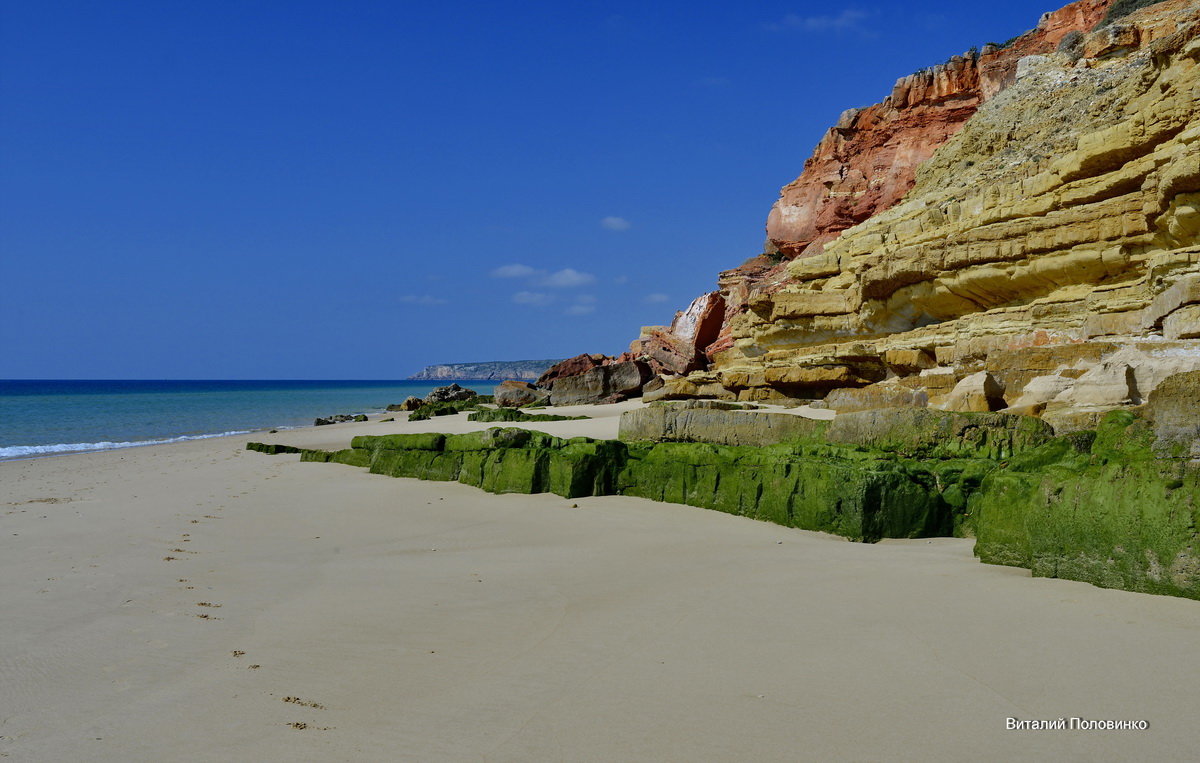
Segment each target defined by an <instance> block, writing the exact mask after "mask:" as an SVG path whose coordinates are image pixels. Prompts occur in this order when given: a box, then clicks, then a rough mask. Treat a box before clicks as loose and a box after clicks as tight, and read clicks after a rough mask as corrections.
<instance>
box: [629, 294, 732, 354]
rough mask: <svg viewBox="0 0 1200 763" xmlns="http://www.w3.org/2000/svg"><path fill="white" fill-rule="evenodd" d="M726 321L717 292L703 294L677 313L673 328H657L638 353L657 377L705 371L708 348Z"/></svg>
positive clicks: (641, 343)
mask: <svg viewBox="0 0 1200 763" xmlns="http://www.w3.org/2000/svg"><path fill="white" fill-rule="evenodd" d="M724 321H725V300H724V298H723V297H722V296H721V295H720V294H719V293H718V292H715V291H714V292H710V293H708V294H702V295H700V296H699V297H696V298H695V299H694V300H692V303H691V304H690V305H688V308H687V309H686V310H683V311H681V312H678V313H675V320H674V321H672V322H671V325H670V327H654V328H651V329H649V332H648V335H643V338H642V339H641V340H639V341H638V342H635V345H637V352H638V353H639V354H640V356H641V357H643V358H644V359H645V360H646V361H647V362H648V363H649V364H650V367H651V368H652V369H653V370H654V371H655V373H664V372H665V373H671V374H687V373H691V372H692V371H698V370H701V369H703V368H704V367H706V365H707V358H706V357H705V348H706V347H708V345H710V344H711V343H712V342H714V341H716V339H717V335H718V334H719V333H720V331H721V326H722V324H723V323H724Z"/></svg>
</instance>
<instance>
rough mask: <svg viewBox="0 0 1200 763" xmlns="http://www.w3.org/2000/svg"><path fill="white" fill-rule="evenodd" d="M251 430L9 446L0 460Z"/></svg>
mask: <svg viewBox="0 0 1200 763" xmlns="http://www.w3.org/2000/svg"><path fill="white" fill-rule="evenodd" d="M251 431H253V430H250V429H240V430H237V431H232V432H220V433H217V434H197V435H185V436H180V437H168V438H166V439H162V440H138V441H136V442H66V443H56V444H54V445H10V446H7V447H0V459H7V458H29V457H31V456H52V455H55V454H58V453H78V452H80V451H86V450H116V449H118V448H139V447H141V446H143V445H166V444H167V443H172V442H183V441H184V440H209V439H212V438H214V437H230V436H232V435H239V434H248V433H249V432H251Z"/></svg>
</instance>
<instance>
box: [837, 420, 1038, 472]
mask: <svg viewBox="0 0 1200 763" xmlns="http://www.w3.org/2000/svg"><path fill="white" fill-rule="evenodd" d="M1053 438H1054V428H1053V427H1051V426H1050V425H1049V424H1047V423H1046V422H1044V421H1042V420H1041V419H1037V418H1034V417H1032V416H1014V415H1012V414H1007V413H957V412H951V411H935V410H928V409H924V408H913V409H892V410H875V411H855V412H852V413H843V414H840V415H838V416H837V418H835V419H834V420H833V422H832V423H831V424H830V425H829V430H828V431H827V432H826V433H825V439H826V440H827V441H828V442H830V443H834V444H840V445H853V446H859V447H865V448H870V449H874V450H881V451H886V452H891V453H898V454H901V455H904V456H908V457H914V458H915V457H920V458H964V457H965V458H988V459H992V460H1003V459H1006V458H1009V457H1011V456H1013V455H1015V454H1017V453H1023V452H1025V451H1027V450H1032V449H1034V448H1038V447H1040V446H1042V445H1044V444H1046V443H1047V442H1049V441H1050V440H1052V439H1053Z"/></svg>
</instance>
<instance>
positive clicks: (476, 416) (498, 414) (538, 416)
mask: <svg viewBox="0 0 1200 763" xmlns="http://www.w3.org/2000/svg"><path fill="white" fill-rule="evenodd" d="M587 418H591V417H590V416H559V415H558V414H554V413H526V412H525V411H521V410H517V409H516V408H481V409H480V410H478V411H474V412H473V413H470V414H468V415H467V421H480V422H495V421H578V420H580V419H587Z"/></svg>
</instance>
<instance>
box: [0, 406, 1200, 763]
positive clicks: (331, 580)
mask: <svg viewBox="0 0 1200 763" xmlns="http://www.w3.org/2000/svg"><path fill="white" fill-rule="evenodd" d="M630 405H636V403H627V404H621V405H617V406H604V407H599V408H590V409H589V408H580V409H579V412H580V413H584V414H588V415H594V416H597V418H593V419H589V420H583V421H574V422H551V423H546V424H537V425H530V426H534V427H536V428H538V429H541V430H543V431H547V432H551V433H553V434H556V435H575V434H585V435H591V436H613V435H615V432H616V415H617V414H619V413H620V411H621V410H623V409H625V408H627V407H629V406H630ZM566 412H575V411H574V409H568V410H567V411H566ZM400 416H401V418H403V414H400ZM476 428H481V427H480V425H478V424H471V423H468V422H467V421H466V417H465V415H459V416H453V417H441V418H437V419H433V420H430V421H425V422H414V423H412V424H409V423H407V422H392V423H379V422H378V421H371V422H367V423H362V424H343V425H335V426H330V427H321V428H313V429H300V430H292V431H285V432H280V433H278V434H275V435H265V434H264V435H252V436H250V437H248V438H247V437H237V438H224V439H214V440H203V441H192V442H184V443H178V444H172V445H161V446H153V447H146V448H136V449H128V450H121V451H109V452H101V453H91V454H80V455H71V456H63V457H57V458H43V459H36V460H27V461H11V462H4V463H0V514H2V516H3V524H2V525H0V529H2V532H0V605H2V609H0V611H2V612H3V613H4V620H3V627H2V628H0V757H7V758H10V759H12V760H35V761H50V760H54V761H82V760H123V761H130V760H137V761H151V760H198V761H207V760H213V761H216V760H259V761H275V760H280V761H282V760H396V759H403V760H479V759H486V760H597V761H599V760H679V761H685V760H689V761H690V760H752V759H753V760H830V759H853V760H962V759H968V758H969V759H975V760H1011V759H1015V758H1026V759H1042V760H1050V759H1054V760H1085V759H1086V760H1129V759H1157V760H1183V759H1189V758H1191V757H1193V756H1194V754H1195V750H1196V749H1197V747H1198V746H1200V730H1198V729H1197V726H1196V722H1195V718H1194V708H1193V706H1192V703H1191V698H1192V697H1193V696H1194V692H1195V687H1196V686H1197V684H1198V683H1200V661H1198V660H1196V658H1195V656H1194V651H1195V644H1196V641H1197V637H1198V636H1200V603H1198V602H1195V601H1189V600H1182V599H1173V598H1168V597H1157V596H1150V595H1144V594H1136V593H1127V592H1123V591H1111V590H1102V589H1099V588H1094V587H1092V586H1090V585H1087V584H1083V583H1076V582H1068V581H1061V580H1049V579H1033V578H1030V577H1029V575H1028V573H1027V572H1026V571H1024V570H1018V569H1012V568H1004V567H994V566H988V565H983V564H980V563H978V562H977V561H975V559H974V558H973V557H972V555H971V545H972V544H971V541H969V540H960V539H936V540H917V541H891V542H885V543H880V544H877V545H863V544H855V543H850V542H847V541H844V540H842V539H839V538H834V537H831V536H825V535H820V534H816V533H809V532H804V531H799V530H792V529H788V528H783V527H778V526H775V525H771V524H766V523H761V522H755V521H751V520H748V519H744V518H741V517H735V516H728V515H724V514H720V513H717V512H712V511H706V510H703V509H697V508H691V507H687V506H679V505H671V504H659V503H653V502H649V501H645V500H641V499H634V498H620V497H603V498H585V499H576V500H566V499H563V498H560V497H558V496H554V495H533V496H528V495H490V494H487V493H484V492H482V491H479V490H476V489H474V488H470V487H467V486H464V485H460V484H457V483H432V482H419V481H414V480H403V479H392V478H389V477H383V476H377V475H371V474H368V473H366V472H365V471H364V470H361V469H356V468H352V467H346V466H341V465H336V464H314V463H300V462H299V461H298V460H297V458H296V457H295V456H293V455H283V456H275V457H271V456H265V455H261V454H258V453H250V452H246V451H244V450H243V445H244V443H245V441H246V440H247V439H255V440H265V441H278V442H286V443H290V444H296V445H302V446H308V447H338V446H344V445H346V444H347V443H348V442H349V439H350V437H351V436H353V435H355V434H363V433H369V434H376V433H380V434H381V433H389V432H400V431H446V432H461V431H469V430H471V429H476ZM573 504H574V505H573ZM1072 716H1076V717H1081V718H1086V719H1115V720H1143V719H1144V720H1147V721H1148V722H1149V724H1150V728H1149V729H1148V730H1146V731H1010V730H1006V728H1005V725H1006V719H1007V718H1009V717H1015V718H1019V719H1027V720H1028V719H1058V718H1070V717H1072Z"/></svg>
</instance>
